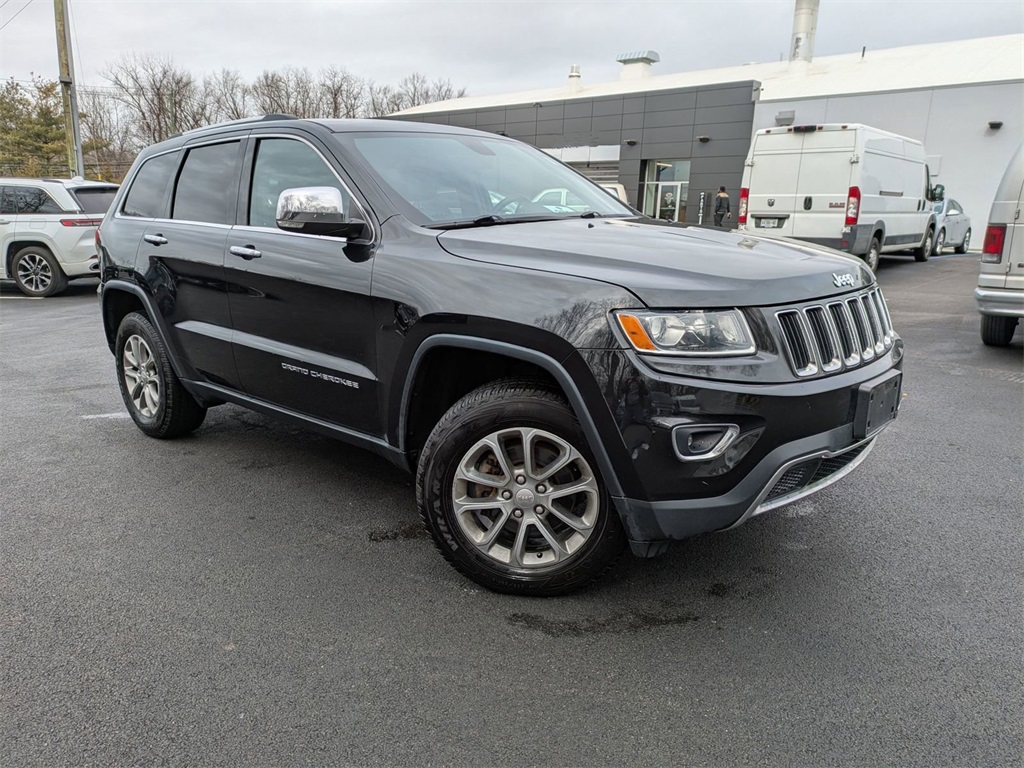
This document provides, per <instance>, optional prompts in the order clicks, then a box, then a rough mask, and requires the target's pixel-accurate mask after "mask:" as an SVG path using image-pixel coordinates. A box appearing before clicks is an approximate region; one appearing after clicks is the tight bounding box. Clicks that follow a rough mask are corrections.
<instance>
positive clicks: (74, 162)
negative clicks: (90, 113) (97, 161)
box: [53, 0, 85, 176]
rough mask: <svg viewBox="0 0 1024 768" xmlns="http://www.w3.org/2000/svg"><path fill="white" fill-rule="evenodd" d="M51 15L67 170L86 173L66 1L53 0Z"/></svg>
mask: <svg viewBox="0 0 1024 768" xmlns="http://www.w3.org/2000/svg"><path fill="white" fill-rule="evenodd" d="M53 18H54V21H55V22H56V25H57V63H58V64H59V65H60V89H61V93H62V94H63V96H64V132H65V142H66V144H67V148H68V170H69V171H71V175H72V176H85V163H84V162H83V161H82V128H81V126H80V125H79V120H78V93H77V92H76V91H75V65H74V61H73V57H72V54H71V28H70V27H69V26H68V0H53Z"/></svg>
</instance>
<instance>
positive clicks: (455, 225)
mask: <svg viewBox="0 0 1024 768" xmlns="http://www.w3.org/2000/svg"><path fill="white" fill-rule="evenodd" d="M562 218H564V217H563V216H519V217H518V218H515V219H506V218H503V217H501V216H495V215H494V214H493V213H489V214H487V215H486V216H477V217H476V218H475V219H473V220H472V221H453V222H451V223H450V224H429V225H428V226H427V229H470V228H472V227H493V226H495V225H497V224H525V223H527V222H530V221H558V220H559V219H562Z"/></svg>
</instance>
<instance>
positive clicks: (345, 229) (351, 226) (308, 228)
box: [276, 187, 366, 238]
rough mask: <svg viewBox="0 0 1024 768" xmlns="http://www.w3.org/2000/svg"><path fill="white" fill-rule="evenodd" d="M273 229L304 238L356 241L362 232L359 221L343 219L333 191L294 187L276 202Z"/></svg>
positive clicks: (342, 206) (337, 192)
mask: <svg viewBox="0 0 1024 768" xmlns="http://www.w3.org/2000/svg"><path fill="white" fill-rule="evenodd" d="M276 218H277V226H278V228H280V229H283V230H286V231H290V232H302V233H303V234H307V235H333V236H334V237H346V238H358V237H360V236H361V235H362V234H363V233H364V232H365V231H366V222H365V221H363V220H362V219H349V218H347V217H346V216H345V203H344V200H343V199H342V197H341V192H340V190H337V189H335V188H334V187H296V188H294V189H286V190H284V191H283V192H282V193H281V194H280V196H279V197H278V198H277V216H276Z"/></svg>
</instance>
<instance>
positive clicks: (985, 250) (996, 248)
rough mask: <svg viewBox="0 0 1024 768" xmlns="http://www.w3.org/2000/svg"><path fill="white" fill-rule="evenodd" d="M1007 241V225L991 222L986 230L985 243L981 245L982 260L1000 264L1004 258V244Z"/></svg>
mask: <svg viewBox="0 0 1024 768" xmlns="http://www.w3.org/2000/svg"><path fill="white" fill-rule="evenodd" d="M1005 243H1006V225H1005V224H989V225H988V229H986V230H985V244H984V245H983V246H981V260H982V261H984V262H985V263H986V264H998V263H999V262H1000V261H1002V260H1003V245H1004V244H1005Z"/></svg>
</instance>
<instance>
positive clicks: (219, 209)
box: [171, 141, 239, 224]
mask: <svg viewBox="0 0 1024 768" xmlns="http://www.w3.org/2000/svg"><path fill="white" fill-rule="evenodd" d="M238 147H239V142H237V141H230V142H226V143H224V144H209V145H207V146H204V147H196V148H195V149H190V150H189V151H188V154H187V155H186V156H185V163H184V164H183V165H182V167H181V173H179V174H178V185H177V186H176V187H175V189H174V204H173V205H172V206H171V218H172V219H184V220H186V221H208V222H212V223H214V224H234V223H235V193H236V191H237V189H238Z"/></svg>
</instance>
